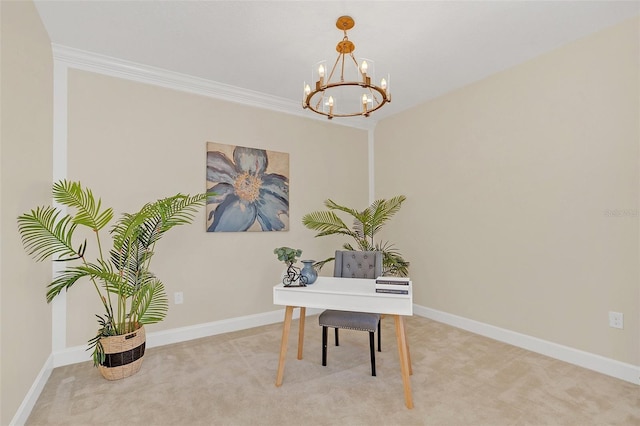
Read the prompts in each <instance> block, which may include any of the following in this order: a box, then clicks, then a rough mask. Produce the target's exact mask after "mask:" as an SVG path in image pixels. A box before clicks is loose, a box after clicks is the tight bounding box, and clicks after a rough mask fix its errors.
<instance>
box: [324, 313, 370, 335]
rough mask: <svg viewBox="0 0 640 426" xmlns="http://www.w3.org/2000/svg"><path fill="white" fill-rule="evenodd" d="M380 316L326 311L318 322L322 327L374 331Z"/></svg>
mask: <svg viewBox="0 0 640 426" xmlns="http://www.w3.org/2000/svg"><path fill="white" fill-rule="evenodd" d="M379 321H380V314H371V313H368V312H348V311H334V310H331V309H327V310H326V311H324V312H323V313H321V314H320V317H319V318H318V322H319V323H320V325H321V326H322V327H335V328H348V329H351V330H362V331H370V332H371V331H376V330H377V329H378V322H379Z"/></svg>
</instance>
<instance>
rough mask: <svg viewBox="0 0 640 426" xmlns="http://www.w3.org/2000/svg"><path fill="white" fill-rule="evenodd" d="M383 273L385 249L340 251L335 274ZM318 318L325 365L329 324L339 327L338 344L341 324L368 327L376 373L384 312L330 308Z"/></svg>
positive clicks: (362, 329)
mask: <svg viewBox="0 0 640 426" xmlns="http://www.w3.org/2000/svg"><path fill="white" fill-rule="evenodd" d="M380 275H382V252H381V251H340V250H337V251H336V258H335V263H334V269H333V276H334V277H342V278H377V277H379V276H380ZM318 321H319V323H320V325H321V326H322V365H324V366H326V365H327V329H328V328H329V327H332V328H334V329H335V344H336V346H339V340H338V329H340V328H347V329H351V330H361V331H368V332H369V349H370V352H371V375H372V376H375V375H376V355H375V347H374V333H375V331H376V330H377V331H378V351H380V314H372V313H368V312H349V311H336V310H332V309H327V310H325V311H324V312H322V313H321V314H320V317H319V319H318Z"/></svg>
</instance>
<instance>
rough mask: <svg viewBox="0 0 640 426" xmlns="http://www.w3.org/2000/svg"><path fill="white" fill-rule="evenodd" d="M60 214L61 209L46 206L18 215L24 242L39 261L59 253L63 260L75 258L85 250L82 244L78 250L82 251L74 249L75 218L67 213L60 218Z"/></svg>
mask: <svg viewBox="0 0 640 426" xmlns="http://www.w3.org/2000/svg"><path fill="white" fill-rule="evenodd" d="M59 215H60V211H59V210H57V209H56V208H54V207H51V206H44V207H37V208H36V209H35V210H31V212H30V213H26V214H23V215H21V216H19V217H18V231H19V232H20V235H21V236H22V244H23V245H24V247H25V250H26V251H27V253H29V255H33V257H34V258H35V259H36V261H38V262H41V261H43V260H45V259H47V258H49V257H50V256H53V255H58V258H59V259H61V260H73V259H77V258H78V257H79V256H81V255H82V252H83V251H84V250H83V249H82V247H83V246H82V245H81V246H80V249H79V250H78V252H80V253H78V252H77V251H76V250H74V249H73V245H72V242H71V237H72V235H73V231H74V230H75V228H76V226H77V225H76V224H75V223H73V218H72V217H71V216H69V215H66V216H64V217H62V218H61V219H60V220H58V216H59ZM65 256H68V257H66V258H65Z"/></svg>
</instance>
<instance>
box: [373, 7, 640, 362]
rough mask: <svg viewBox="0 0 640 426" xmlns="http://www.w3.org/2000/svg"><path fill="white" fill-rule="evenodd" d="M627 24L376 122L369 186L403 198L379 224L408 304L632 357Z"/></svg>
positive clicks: (638, 95) (632, 156)
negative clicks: (399, 266) (403, 267)
mask: <svg viewBox="0 0 640 426" xmlns="http://www.w3.org/2000/svg"><path fill="white" fill-rule="evenodd" d="M638 34H639V23H638V19H634V20H632V21H628V22H625V23H622V24H620V25H618V26H615V27H613V28H610V29H607V30H605V31H603V32H601V33H598V34H595V35H592V36H590V37H587V38H584V39H581V40H579V41H576V42H574V43H572V44H569V45H567V46H565V47H563V48H560V49H558V50H556V51H553V52H551V53H549V54H546V55H543V56H541V57H538V58H536V59H534V60H532V61H529V62H527V63H524V64H522V65H520V66H517V67H515V68H512V69H509V70H506V71H504V72H501V73H499V74H496V75H494V76H491V77H489V78H487V79H485V80H482V81H479V82H477V83H475V84H472V85H470V86H468V87H465V88H463V89H460V90H458V91H456V92H453V93H450V94H448V95H445V96H443V97H441V98H439V99H436V100H434V101H432V102H429V103H427V104H424V105H422V106H420V107H417V108H414V109H412V110H410V111H406V112H404V113H401V114H398V115H397V116H394V117H391V118H389V119H387V120H383V121H382V122H381V123H379V124H378V126H377V128H376V133H375V158H376V163H375V170H376V179H375V188H376V197H388V196H391V195H395V194H397V193H403V194H406V195H407V197H408V199H407V202H406V204H405V206H404V207H403V210H402V211H401V212H400V213H399V214H398V217H397V218H398V219H399V220H395V221H393V222H392V223H391V224H390V226H389V227H388V229H387V231H388V234H389V235H392V237H390V238H389V239H392V240H393V241H395V242H396V243H397V246H398V248H399V249H401V251H402V252H403V254H405V255H406V257H407V259H408V260H410V261H411V262H412V267H411V276H412V278H413V281H414V284H415V285H416V290H415V302H416V303H418V304H420V305H423V306H426V307H430V308H433V309H437V310H440V311H444V312H447V313H451V314H455V315H459V316H462V317H466V318H470V319H473V320H477V321H480V322H483V323H488V324H492V325H495V326H498V327H503V328H506V329H510V330H513V331H516V332H520V333H524V334H526V335H531V336H535V337H539V338H542V339H545V340H548V341H551V342H556V343H559V344H562V345H566V346H569V347H573V348H577V349H581V350H584V351H587V352H591V353H594V354H600V355H603V356H605V357H609V358H613V359H616V360H619V361H622V362H626V363H631V364H634V365H640V352H639V350H640V349H639V348H640V342H639V336H640V328H639V326H640V317H639V312H640V309H639V303H640V287H639V283H640V280H639V278H640V277H639V266H638V260H639V257H638V256H639V252H638V232H639V230H638V208H639V205H638V182H639V170H638V158H639V152H638V148H639V147H638V144H639V140H640V135H639V128H640V126H639V124H640V123H639V117H640V108H639V105H638V104H639V99H640V86H639V76H640V69H639V66H638V64H639V55H640V53H639V52H640V50H639V45H638ZM427 83H428V82H427ZM398 169H400V170H403V172H402V173H398V172H397V170H398ZM611 212H613V214H621V215H622V216H618V217H612V216H611ZM609 311H618V312H622V313H624V315H625V327H624V330H618V329H613V328H609V326H608V312H609Z"/></svg>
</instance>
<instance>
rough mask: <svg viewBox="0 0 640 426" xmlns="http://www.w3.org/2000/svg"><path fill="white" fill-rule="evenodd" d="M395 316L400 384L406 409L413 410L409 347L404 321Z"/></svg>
mask: <svg viewBox="0 0 640 426" xmlns="http://www.w3.org/2000/svg"><path fill="white" fill-rule="evenodd" d="M394 316H395V323H396V338H397V340H398V355H399V357H400V371H401V373H402V383H403V385H404V402H405V405H406V406H407V408H413V398H412V396H411V378H410V377H409V375H410V371H411V364H410V360H409V347H408V345H407V336H406V334H405V329H404V320H403V318H402V316H400V315H394Z"/></svg>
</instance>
